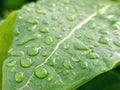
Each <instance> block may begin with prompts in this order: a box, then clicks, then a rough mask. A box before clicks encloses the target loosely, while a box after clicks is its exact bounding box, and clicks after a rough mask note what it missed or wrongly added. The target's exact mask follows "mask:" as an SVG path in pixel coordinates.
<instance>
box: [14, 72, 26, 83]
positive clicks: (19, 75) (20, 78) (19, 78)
mask: <svg viewBox="0 0 120 90" xmlns="http://www.w3.org/2000/svg"><path fill="white" fill-rule="evenodd" d="M23 79H24V75H23V72H18V73H16V74H15V81H16V82H18V83H20V82H22V81H23Z"/></svg>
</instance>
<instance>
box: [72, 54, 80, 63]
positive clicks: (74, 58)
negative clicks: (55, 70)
mask: <svg viewBox="0 0 120 90" xmlns="http://www.w3.org/2000/svg"><path fill="white" fill-rule="evenodd" d="M72 60H73V61H75V62H79V61H80V57H79V56H76V55H73V56H72Z"/></svg>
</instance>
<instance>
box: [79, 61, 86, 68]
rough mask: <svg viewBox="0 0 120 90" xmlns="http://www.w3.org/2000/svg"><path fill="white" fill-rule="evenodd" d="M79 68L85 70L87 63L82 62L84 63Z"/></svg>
mask: <svg viewBox="0 0 120 90" xmlns="http://www.w3.org/2000/svg"><path fill="white" fill-rule="evenodd" d="M80 67H81V68H82V69H86V68H87V67H88V63H87V62H84V63H82V64H81V65H80Z"/></svg>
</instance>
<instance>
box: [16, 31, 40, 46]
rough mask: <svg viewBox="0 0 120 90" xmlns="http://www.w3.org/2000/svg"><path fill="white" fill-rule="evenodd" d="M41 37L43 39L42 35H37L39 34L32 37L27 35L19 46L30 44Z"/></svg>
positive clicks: (20, 41)
mask: <svg viewBox="0 0 120 90" xmlns="http://www.w3.org/2000/svg"><path fill="white" fill-rule="evenodd" d="M39 37H41V35H40V34H37V33H36V34H32V35H26V36H24V37H22V39H20V40H19V43H18V45H23V44H25V43H27V42H29V41H31V40H35V39H37V38H39Z"/></svg>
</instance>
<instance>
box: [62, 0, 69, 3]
mask: <svg viewBox="0 0 120 90" xmlns="http://www.w3.org/2000/svg"><path fill="white" fill-rule="evenodd" d="M62 2H63V3H64V4H68V3H69V2H70V0H62Z"/></svg>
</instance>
